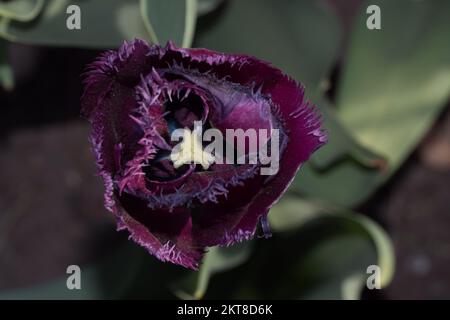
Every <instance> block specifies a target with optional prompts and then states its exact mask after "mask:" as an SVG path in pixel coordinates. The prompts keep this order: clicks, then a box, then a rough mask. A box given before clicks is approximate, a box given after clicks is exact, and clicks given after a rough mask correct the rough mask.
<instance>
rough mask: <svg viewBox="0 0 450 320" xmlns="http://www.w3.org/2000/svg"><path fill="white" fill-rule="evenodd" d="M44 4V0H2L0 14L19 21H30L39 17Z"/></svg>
mask: <svg viewBox="0 0 450 320" xmlns="http://www.w3.org/2000/svg"><path fill="white" fill-rule="evenodd" d="M43 6H44V0H10V1H6V2H0V16H3V17H6V18H9V19H12V20H17V21H30V20H33V19H34V18H36V17H37V15H38V14H39V13H40V12H41V10H42V8H43Z"/></svg>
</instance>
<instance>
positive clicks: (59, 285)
mask: <svg viewBox="0 0 450 320" xmlns="http://www.w3.org/2000/svg"><path fill="white" fill-rule="evenodd" d="M143 256H144V255H143V254H142V249H141V248H139V247H137V246H136V245H134V244H132V243H126V244H123V245H121V246H120V247H118V248H117V249H115V250H114V251H113V252H112V253H111V254H109V255H108V256H106V257H105V258H103V259H102V260H101V261H99V262H98V263H96V264H92V265H87V266H80V268H81V290H69V289H68V288H67V285H66V281H67V277H68V276H69V275H66V276H64V277H61V278H58V279H56V280H53V281H50V282H47V283H44V284H41V285H36V286H32V287H26V288H18V289H10V290H5V291H0V300H9V299H13V300H16V299H20V300H29V299H31V300H35V299H45V300H47V299H64V300H66V299H76V300H79V299H83V300H84V299H86V300H88V299H117V298H119V297H121V296H122V295H123V294H124V292H125V291H126V290H127V289H128V288H129V287H130V286H131V285H132V283H133V281H135V276H136V274H137V271H138V270H139V267H140V266H141V264H142V258H143ZM65 271H66V270H62V272H65Z"/></svg>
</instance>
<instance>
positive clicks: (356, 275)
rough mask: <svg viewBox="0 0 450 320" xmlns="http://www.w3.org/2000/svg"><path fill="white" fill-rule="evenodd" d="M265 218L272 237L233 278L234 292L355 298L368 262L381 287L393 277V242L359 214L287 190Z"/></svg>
mask: <svg viewBox="0 0 450 320" xmlns="http://www.w3.org/2000/svg"><path fill="white" fill-rule="evenodd" d="M269 219H270V221H271V224H272V227H273V229H274V231H275V233H274V238H273V240H271V243H269V244H267V245H266V246H267V247H269V248H266V247H263V248H261V250H260V251H259V252H257V253H256V258H255V259H252V261H251V264H250V265H248V268H247V269H246V271H247V272H248V274H247V273H246V274H244V275H243V276H242V279H241V280H239V281H238V282H242V283H243V284H242V286H241V287H240V288H239V289H238V290H237V296H236V297H238V298H271V299H274V298H275V299H277V298H299V299H358V298H360V294H361V292H362V290H363V288H364V286H365V285H366V281H367V278H368V276H369V275H370V274H368V273H367V268H368V267H369V266H371V265H378V266H379V268H380V284H381V288H385V287H386V286H387V285H388V284H389V283H390V281H391V280H392V277H393V273H394V267H395V257H394V251H393V246H392V243H391V241H390V239H389V237H388V235H387V234H386V232H385V231H384V230H383V229H382V228H381V227H380V226H379V225H378V224H376V223H375V222H373V221H372V220H370V219H369V218H367V217H365V216H363V215H360V214H356V213H352V212H348V211H345V210H342V209H340V208H337V207H329V206H325V205H323V204H321V203H318V202H312V201H309V200H305V199H302V198H298V197H295V196H292V195H291V196H288V197H284V198H283V199H282V200H281V201H280V203H279V204H277V205H275V206H274V207H273V208H272V210H271V211H270V213H269ZM294 231H295V232H294ZM260 265H264V266H265V268H264V269H263V270H258V266H260ZM268 270H270V275H267V274H266V273H267V272H268ZM265 274H266V275H265ZM272 275H276V276H272ZM261 279H264V281H261Z"/></svg>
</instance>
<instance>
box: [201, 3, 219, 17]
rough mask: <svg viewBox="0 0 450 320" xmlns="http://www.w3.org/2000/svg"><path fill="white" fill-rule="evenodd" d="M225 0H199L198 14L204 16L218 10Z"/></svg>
mask: <svg viewBox="0 0 450 320" xmlns="http://www.w3.org/2000/svg"><path fill="white" fill-rule="evenodd" d="M224 1H225V0H198V1H197V2H198V4H197V15H198V16H202V15H206V14H210V13H211V12H213V11H214V10H216V9H217V8H218V7H219V6H220V5H221V4H222V3H224Z"/></svg>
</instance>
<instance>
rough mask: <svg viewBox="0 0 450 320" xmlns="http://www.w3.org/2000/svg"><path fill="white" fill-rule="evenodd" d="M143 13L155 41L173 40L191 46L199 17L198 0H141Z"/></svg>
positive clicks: (147, 27) (178, 43) (179, 44)
mask: <svg viewBox="0 0 450 320" xmlns="http://www.w3.org/2000/svg"><path fill="white" fill-rule="evenodd" d="M140 3H141V15H142V18H143V20H144V24H145V27H146V29H147V31H148V33H149V34H150V35H151V38H152V40H153V41H154V42H155V43H160V44H165V43H166V42H167V41H169V40H172V41H173V42H175V43H176V44H177V45H178V46H182V47H190V46H191V44H192V39H193V37H194V31H195V23H196V19H197V0H141V1H140Z"/></svg>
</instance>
